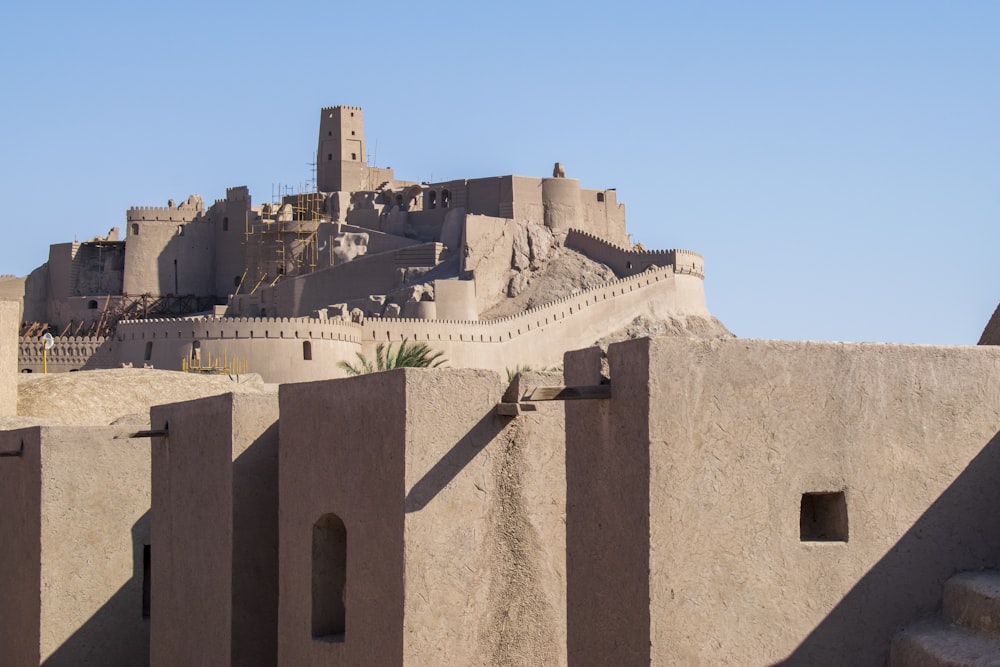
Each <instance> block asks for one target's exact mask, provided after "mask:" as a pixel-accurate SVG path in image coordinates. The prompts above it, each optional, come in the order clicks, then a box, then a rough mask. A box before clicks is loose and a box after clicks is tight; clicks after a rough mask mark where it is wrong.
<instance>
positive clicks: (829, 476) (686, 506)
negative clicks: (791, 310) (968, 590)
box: [566, 339, 1000, 666]
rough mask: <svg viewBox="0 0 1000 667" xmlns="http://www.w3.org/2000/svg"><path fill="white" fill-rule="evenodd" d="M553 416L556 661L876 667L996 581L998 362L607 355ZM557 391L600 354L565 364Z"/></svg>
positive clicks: (954, 353)
mask: <svg viewBox="0 0 1000 667" xmlns="http://www.w3.org/2000/svg"><path fill="white" fill-rule="evenodd" d="M608 362H609V365H610V372H611V384H612V388H613V393H612V398H611V399H610V400H606V401H579V402H575V403H571V404H568V405H567V413H566V424H567V464H566V470H567V472H566V475H567V553H568V557H569V562H568V564H567V566H568V577H569V590H568V600H569V601H568V609H569V617H568V627H569V658H570V664H578V665H591V664H637V663H639V662H642V663H644V664H645V663H647V662H651V663H652V664H663V665H665V664H771V663H774V662H776V661H781V660H783V659H787V663H786V664H790V665H791V664H795V665H806V664H807V665H841V664H851V665H873V666H874V665H884V664H885V663H886V659H887V651H888V647H889V641H890V638H891V636H892V635H893V633H894V632H896V631H897V630H898V629H899V628H901V627H902V626H904V625H905V624H906V623H908V622H909V621H911V620H913V619H914V618H916V617H918V616H920V615H922V614H925V613H928V612H930V611H932V610H933V609H934V608H935V606H936V605H937V604H938V601H939V599H940V591H941V584H942V582H943V581H944V580H945V579H946V578H947V577H949V576H950V575H951V574H953V573H954V572H956V571H959V570H963V569H980V568H986V567H997V566H1000V518H998V515H997V513H996V511H995V508H996V507H997V505H998V503H1000V437H998V435H997V430H998V428H1000V350H992V349H986V348H937V347H915V346H896V345H845V344H817V343H780V342H765V341H746V340H724V341H720V340H715V341H693V340H680V339H654V340H639V341H632V342H629V343H622V344H617V345H612V346H611V347H610V349H609V351H608ZM566 368H567V381H568V383H570V384H594V383H596V382H597V381H598V374H599V372H600V371H599V369H600V355H599V353H598V354H595V353H594V352H592V351H591V352H587V351H584V352H580V353H571V354H569V355H567V359H566Z"/></svg>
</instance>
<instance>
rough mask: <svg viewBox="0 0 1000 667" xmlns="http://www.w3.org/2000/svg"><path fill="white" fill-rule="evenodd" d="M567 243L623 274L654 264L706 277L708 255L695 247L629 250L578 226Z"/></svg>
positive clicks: (631, 273) (641, 269)
mask: <svg viewBox="0 0 1000 667" xmlns="http://www.w3.org/2000/svg"><path fill="white" fill-rule="evenodd" d="M564 243H565V245H566V247H567V248H572V249H573V250H577V251H579V252H582V253H583V254H584V255H586V256H587V257H590V258H591V259H593V260H597V261H598V262H601V263H603V264H607V265H608V266H610V267H611V268H612V269H614V271H615V273H617V274H618V275H620V276H632V275H635V274H637V273H641V272H643V271H645V270H646V269H648V268H649V267H651V266H661V267H662V266H673V267H674V272H675V273H684V274H688V275H693V276H697V277H698V278H704V277H705V258H704V257H702V256H701V255H700V254H699V253H696V252H694V251H692V250H680V249H672V250H629V249H626V248H623V247H621V246H619V245H615V244H613V243H608V242H607V241H605V240H604V239H602V238H600V237H598V236H595V235H593V234H590V233H588V232H585V231H581V230H579V229H571V230H569V233H568V234H567V235H566V240H565V242H564Z"/></svg>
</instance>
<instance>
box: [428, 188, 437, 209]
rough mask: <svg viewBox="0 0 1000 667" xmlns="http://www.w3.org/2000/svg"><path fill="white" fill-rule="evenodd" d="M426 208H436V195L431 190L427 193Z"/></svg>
mask: <svg viewBox="0 0 1000 667" xmlns="http://www.w3.org/2000/svg"><path fill="white" fill-rule="evenodd" d="M427 208H437V193H436V192H434V191H433V190H428V191H427Z"/></svg>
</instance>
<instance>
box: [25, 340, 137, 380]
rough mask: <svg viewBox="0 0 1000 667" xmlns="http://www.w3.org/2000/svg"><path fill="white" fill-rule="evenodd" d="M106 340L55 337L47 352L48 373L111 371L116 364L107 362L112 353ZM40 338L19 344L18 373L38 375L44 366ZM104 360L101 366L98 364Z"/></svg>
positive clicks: (109, 360) (111, 360)
mask: <svg viewBox="0 0 1000 667" xmlns="http://www.w3.org/2000/svg"><path fill="white" fill-rule="evenodd" d="M110 342H111V341H108V340H107V339H106V338H103V337H99V338H90V337H83V336H81V337H76V336H65V337H57V338H56V339H55V345H54V346H53V347H52V349H51V350H49V351H48V370H49V372H50V373H67V372H69V371H78V370H82V369H84V368H113V367H114V366H117V364H116V363H115V362H114V361H113V359H111V358H108V356H109V353H110V351H111V349H110V346H109V345H108V344H106V343H110ZM43 349H44V348H43V345H42V339H41V338H30V339H29V338H21V339H20V342H19V344H18V360H17V369H18V371H20V372H31V373H41V372H42V370H43V367H44V366H45V364H44V363H43V358H42V356H43V355H42V353H43ZM102 360H104V364H102V363H100V362H101V361H102Z"/></svg>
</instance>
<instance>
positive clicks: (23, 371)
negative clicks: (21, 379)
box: [21, 368, 33, 373]
mask: <svg viewBox="0 0 1000 667" xmlns="http://www.w3.org/2000/svg"><path fill="white" fill-rule="evenodd" d="M21 372H22V373H31V372H33V371H32V370H31V369H30V368H22V369H21Z"/></svg>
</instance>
